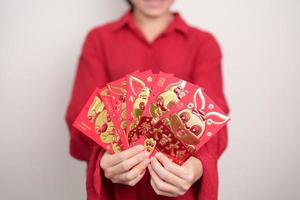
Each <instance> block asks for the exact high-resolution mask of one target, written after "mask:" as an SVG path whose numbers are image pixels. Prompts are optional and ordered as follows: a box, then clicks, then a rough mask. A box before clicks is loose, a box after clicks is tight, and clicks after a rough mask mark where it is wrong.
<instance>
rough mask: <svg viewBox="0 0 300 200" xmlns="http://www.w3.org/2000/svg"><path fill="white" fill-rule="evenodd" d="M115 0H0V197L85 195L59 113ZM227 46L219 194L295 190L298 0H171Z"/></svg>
mask: <svg viewBox="0 0 300 200" xmlns="http://www.w3.org/2000/svg"><path fill="white" fill-rule="evenodd" d="M126 8H127V7H126V4H125V3H124V2H123V1H120V0H110V1H108V0H106V1H104V0H52V1H46V0H22V1H17V0H0V108H1V109H0V125H1V126H0V133H1V139H0V198H1V199H5V200H10V199H34V200H35V199H73V200H75V199H85V198H86V195H85V167H86V165H85V164H84V163H81V162H78V161H76V160H74V159H72V158H71V157H70V156H69V155H68V142H69V141H68V139H69V136H68V132H67V128H66V125H65V122H64V114H65V110H66V106H67V103H68V101H69V98H70V91H71V87H72V83H73V78H74V73H75V69H76V66H77V61H78V56H79V53H80V48H81V45H82V42H83V39H84V37H85V35H86V33H87V32H88V31H89V30H90V29H91V28H92V27H94V26H96V25H99V24H103V23H105V22H108V21H110V20H113V19H117V18H118V17H119V16H120V15H122V14H123V12H124V11H125V10H126ZM174 9H175V10H179V11H180V12H181V14H182V16H183V17H184V18H185V19H186V21H188V22H189V23H190V24H192V25H195V26H198V27H200V28H202V29H205V30H209V31H210V32H212V33H213V34H214V35H215V36H216V38H217V39H218V41H219V43H220V44H221V47H222V50H223V54H224V60H223V61H224V62H223V67H224V81H225V92H226V96H227V98H228V102H229V104H230V108H231V117H232V122H231V125H230V129H229V130H230V131H229V147H228V149H227V151H226V152H225V154H224V155H223V157H222V158H221V160H220V162H219V168H220V194H219V197H220V199H222V200H240V199H243V200H253V199H262V200H266V199H272V200H282V199H289V200H290V199H292V200H293V199H295V200H296V199H300V190H299V188H300V187H299V186H300V185H299V180H300V173H299V169H300V161H299V158H300V156H299V152H300V145H299V141H300V136H299V134H300V131H299V119H300V115H299V112H300V109H299V103H300V94H299V93H300V89H299V87H300V80H299V75H300V70H299V67H300V37H299V36H300V21H299V19H300V1H299V0H252V1H249V0H247V1H246V0H226V1H217V0H210V1H203V0H185V1H183V0H177V2H176V4H175V5H174Z"/></svg>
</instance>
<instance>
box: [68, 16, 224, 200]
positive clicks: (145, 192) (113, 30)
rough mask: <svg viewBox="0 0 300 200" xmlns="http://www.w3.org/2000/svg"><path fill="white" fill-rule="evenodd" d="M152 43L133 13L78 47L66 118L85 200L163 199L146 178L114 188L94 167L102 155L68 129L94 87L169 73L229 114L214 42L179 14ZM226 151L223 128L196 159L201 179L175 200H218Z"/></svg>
mask: <svg viewBox="0 0 300 200" xmlns="http://www.w3.org/2000/svg"><path fill="white" fill-rule="evenodd" d="M173 14H174V18H173V21H172V22H171V23H170V24H169V26H168V27H167V29H166V30H165V31H164V32H163V33H162V34H160V35H159V36H158V37H157V38H156V39H155V40H154V41H153V42H151V43H148V42H147V40H146V39H145V37H144V35H143V34H142V32H141V31H140V30H139V29H138V27H137V25H136V23H135V20H134V17H133V14H132V12H130V11H128V12H126V13H125V14H124V15H123V16H122V17H121V18H120V19H119V20H117V21H114V22H111V23H107V24H105V25H102V26H99V27H96V28H94V29H93V30H91V31H90V32H89V34H88V35H87V37H86V39H85V42H84V44H83V47H82V54H81V56H80V59H79V65H78V70H77V75H76V79H75V84H74V88H73V93H72V98H71V101H70V104H69V107H68V110H67V113H66V121H67V124H68V126H69V129H70V135H71V142H70V154H71V155H72V156H73V157H75V158H77V159H79V160H84V161H86V162H87V163H88V169H87V179H86V189H87V195H88V199H90V200H96V199H122V200H126V199H130V200H135V199H141V198H143V199H166V197H163V196H157V195H156V194H155V192H154V190H153V189H152V187H151V185H150V176H149V173H148V172H147V173H146V174H145V176H144V177H143V179H142V180H141V181H140V182H139V183H138V184H137V185H136V186H134V187H130V186H126V185H121V184H113V183H112V182H111V181H110V180H108V179H106V178H105V177H104V175H103V171H102V169H101V168H100V166H99V161H100V159H101V157H102V154H103V152H104V150H103V149H101V148H100V147H99V146H98V145H95V144H94V143H93V142H92V141H91V140H89V139H88V138H86V137H85V136H84V135H83V134H81V133H79V132H78V131H77V130H75V129H74V128H73V127H72V126H71V125H72V122H73V121H74V119H75V117H76V116H77V115H78V113H79V111H80V110H81V108H82V107H83V105H84V104H85V103H86V101H87V99H88V97H89V95H90V94H91V93H92V92H93V90H94V89H95V87H100V88H101V87H103V86H105V84H106V83H108V82H110V81H113V80H116V79H119V78H121V77H122V76H124V75H125V74H127V73H130V72H132V71H134V70H137V69H139V70H147V69H152V70H153V71H154V72H159V71H163V72H168V73H173V74H174V75H175V76H177V77H179V78H182V79H185V80H187V81H190V82H192V83H195V84H198V85H199V86H201V87H203V88H205V89H206V92H207V94H208V95H209V96H210V97H211V98H212V99H214V101H215V102H216V103H217V104H218V105H219V106H220V107H221V108H222V109H223V110H224V111H225V112H226V113H228V111H229V110H228V107H227V103H226V100H225V98H224V95H223V90H222V74H221V59H222V54H221V50H220V47H219V45H218V42H217V41H216V39H215V38H214V36H213V35H212V34H210V33H208V32H206V31H203V30H200V29H197V28H194V27H191V26H189V25H187V24H186V23H185V21H184V20H183V19H182V18H181V17H180V15H179V13H173ZM226 145H227V129H226V127H225V128H223V129H222V130H220V132H219V133H218V134H217V135H216V136H214V137H213V138H212V139H211V140H210V141H209V142H208V143H207V144H206V145H204V146H203V147H202V148H201V149H200V150H199V152H198V153H197V155H196V157H198V158H199V159H200V160H201V161H202V164H203V168H204V169H203V170H204V171H203V176H202V177H201V179H200V180H198V181H197V182H196V183H195V184H194V185H193V186H192V187H191V188H190V189H189V190H188V191H187V192H186V193H185V194H184V195H183V196H180V197H178V198H177V199H182V200H183V199H189V200H190V199H201V200H214V199H217V192H218V170H217V160H218V158H219V157H220V155H221V154H222V152H223V151H224V149H225V148H226Z"/></svg>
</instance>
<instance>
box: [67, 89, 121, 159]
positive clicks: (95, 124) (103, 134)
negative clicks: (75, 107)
mask: <svg viewBox="0 0 300 200" xmlns="http://www.w3.org/2000/svg"><path fill="white" fill-rule="evenodd" d="M100 94H102V95H105V94H107V88H104V89H102V90H99V89H98V88H97V89H96V90H95V91H94V92H93V94H92V95H91V97H90V98H89V100H88V102H87V103H86V105H85V106H84V108H83V109H82V110H81V112H80V114H79V115H78V117H77V118H76V120H75V121H74V123H73V126H74V127H75V128H77V129H78V130H79V131H80V132H81V133H83V134H85V135H86V136H87V137H89V138H90V139H92V140H93V141H94V142H96V143H97V144H99V145H100V146H101V147H102V148H104V149H106V150H107V151H108V152H109V153H111V154H112V153H116V152H120V151H122V150H123V149H124V148H125V147H124V144H122V142H121V139H120V136H119V135H118V134H117V133H116V131H115V130H114V125H113V122H112V121H111V118H110V116H109V115H108V111H107V109H106V108H105V106H104V102H103V100H102V98H101V96H100Z"/></svg>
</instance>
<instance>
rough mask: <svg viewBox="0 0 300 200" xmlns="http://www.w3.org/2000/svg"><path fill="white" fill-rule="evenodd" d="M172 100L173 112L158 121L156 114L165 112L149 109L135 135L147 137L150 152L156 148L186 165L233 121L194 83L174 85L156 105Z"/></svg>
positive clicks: (163, 93) (161, 95) (170, 107)
mask: <svg viewBox="0 0 300 200" xmlns="http://www.w3.org/2000/svg"><path fill="white" fill-rule="evenodd" d="M158 79H159V78H158ZM166 92H167V93H166ZM165 94H167V95H165ZM174 94H175V95H174ZM170 98H171V99H173V103H172V106H167V108H168V110H169V111H168V112H166V113H165V114H162V115H161V116H160V118H158V119H156V117H157V116H156V114H157V113H162V112H157V111H156V109H158V108H156V109H153V107H152V106H151V105H150V106H148V108H147V109H146V110H145V116H143V117H142V118H141V120H140V122H139V124H138V126H137V128H136V129H135V130H133V132H135V134H136V135H143V136H144V137H145V144H146V143H147V145H148V147H146V148H148V149H149V150H150V151H151V150H153V148H155V149H156V150H157V151H160V152H163V153H165V154H166V155H167V156H169V157H170V158H171V159H172V160H173V161H174V162H176V163H178V164H182V163H183V162H184V161H185V160H186V159H188V158H189V157H190V156H191V155H192V154H194V153H195V152H196V151H197V150H198V149H199V148H200V147H201V146H202V145H203V144H205V143H206V142H207V141H208V140H209V139H210V138H211V137H212V136H213V135H214V134H216V133H217V131H218V130H219V129H220V128H221V127H222V126H224V125H225V124H226V123H227V122H228V121H229V118H228V117H227V116H225V115H224V113H223V112H222V110H221V109H220V108H219V107H218V106H217V105H216V104H215V103H214V102H213V101H212V100H211V99H210V98H209V97H208V96H207V95H206V94H205V93H204V92H203V90H202V89H201V88H198V87H197V86H196V85H193V84H191V83H187V82H180V81H179V82H177V83H176V84H171V85H170V86H167V87H166V90H165V92H162V93H160V95H158V96H157V97H156V101H153V102H154V103H155V102H156V105H157V102H159V101H160V102H162V103H161V104H163V105H166V104H165V103H166V102H169V101H170ZM149 104H151V103H149ZM160 107H161V105H160ZM147 113H150V115H149V114H148V115H147Z"/></svg>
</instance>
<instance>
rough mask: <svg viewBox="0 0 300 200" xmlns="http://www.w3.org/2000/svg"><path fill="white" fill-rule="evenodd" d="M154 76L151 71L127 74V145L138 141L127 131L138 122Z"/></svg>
mask: <svg viewBox="0 0 300 200" xmlns="http://www.w3.org/2000/svg"><path fill="white" fill-rule="evenodd" d="M156 76H157V74H153V73H152V72H151V71H146V72H142V73H139V74H130V75H127V94H126V108H127V113H126V120H127V124H126V126H127V127H126V131H127V133H128V134H127V139H128V142H129V145H135V144H138V143H140V142H137V141H138V140H139V138H138V137H135V136H136V135H133V134H129V133H130V131H131V130H132V129H134V128H135V127H136V125H137V124H138V123H139V120H140V117H141V116H142V114H143V111H144V109H145V106H146V104H147V102H148V98H149V95H150V92H151V88H152V85H153V82H154V81H155V79H156ZM142 142H143V141H142Z"/></svg>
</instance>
